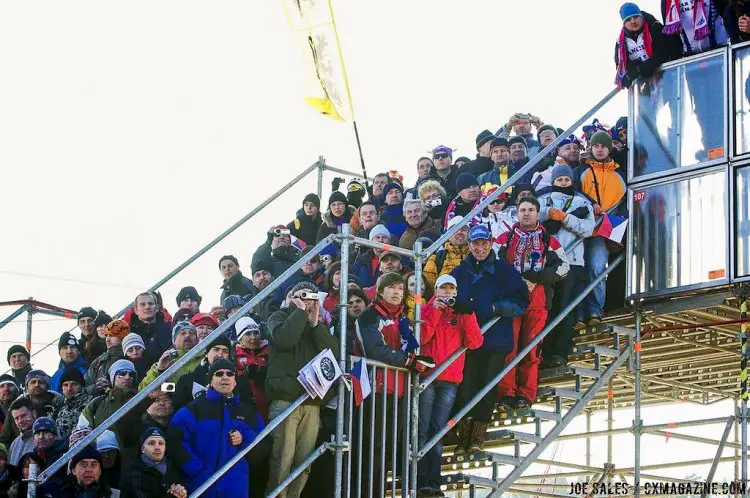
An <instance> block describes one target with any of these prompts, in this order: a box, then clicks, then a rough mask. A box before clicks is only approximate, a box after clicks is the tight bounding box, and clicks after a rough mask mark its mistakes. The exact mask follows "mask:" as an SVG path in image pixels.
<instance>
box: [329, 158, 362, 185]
mask: <svg viewBox="0 0 750 498" xmlns="http://www.w3.org/2000/svg"><path fill="white" fill-rule="evenodd" d="M322 157H323V156H321V158H322ZM323 171H332V172H334V173H338V174H340V175H346V176H353V177H355V178H359V173H352V172H351V171H348V170H345V169H341V168H335V167H333V166H329V165H327V164H324V165H323ZM366 179H367V178H365V180H366Z"/></svg>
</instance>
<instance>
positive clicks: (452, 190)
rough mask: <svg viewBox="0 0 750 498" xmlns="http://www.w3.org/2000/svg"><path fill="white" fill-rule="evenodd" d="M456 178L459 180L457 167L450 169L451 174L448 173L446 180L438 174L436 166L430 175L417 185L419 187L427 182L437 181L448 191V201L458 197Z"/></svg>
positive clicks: (431, 169)
mask: <svg viewBox="0 0 750 498" xmlns="http://www.w3.org/2000/svg"><path fill="white" fill-rule="evenodd" d="M456 178H458V168H456V167H455V166H451V167H450V173H448V176H446V177H445V178H441V177H440V176H439V175H438V174H437V169H435V166H433V167H432V168H430V174H429V175H427V176H426V177H424V178H423V179H422V180H420V181H419V182H418V183H417V187H419V185H421V184H423V183H424V182H426V181H427V180H436V181H437V182H438V183H439V184H440V185H441V186H442V187H443V188H444V189H445V191H446V193H447V194H448V199H453V198H454V197H456Z"/></svg>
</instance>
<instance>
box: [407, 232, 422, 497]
mask: <svg viewBox="0 0 750 498" xmlns="http://www.w3.org/2000/svg"><path fill="white" fill-rule="evenodd" d="M422 258H423V256H422V241H421V240H418V241H416V242H415V243H414V294H415V296H414V338H415V339H416V340H417V343H420V340H421V333H422V300H423V297H422V292H423V289H422V263H423V261H422ZM411 381H412V386H413V389H412V397H411V421H410V422H411V451H409V452H408V453H407V454H409V455H410V461H411V469H410V473H409V487H408V490H409V496H410V497H411V498H416V497H417V468H418V465H419V456H418V454H417V451H418V450H419V394H420V392H421V391H420V387H419V375H416V374H413V375H412V377H411Z"/></svg>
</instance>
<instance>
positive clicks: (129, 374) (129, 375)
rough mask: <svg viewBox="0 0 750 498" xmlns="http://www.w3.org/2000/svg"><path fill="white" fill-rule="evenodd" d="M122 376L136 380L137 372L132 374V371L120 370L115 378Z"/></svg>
mask: <svg viewBox="0 0 750 498" xmlns="http://www.w3.org/2000/svg"><path fill="white" fill-rule="evenodd" d="M118 375H120V376H122V377H130V378H135V372H131V371H130V370H118V371H117V372H115V376H118Z"/></svg>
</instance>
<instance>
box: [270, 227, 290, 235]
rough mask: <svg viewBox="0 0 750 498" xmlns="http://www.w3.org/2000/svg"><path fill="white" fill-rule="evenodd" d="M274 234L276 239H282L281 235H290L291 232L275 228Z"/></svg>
mask: <svg viewBox="0 0 750 498" xmlns="http://www.w3.org/2000/svg"><path fill="white" fill-rule="evenodd" d="M273 234H274V236H276V237H280V236H281V235H289V230H287V229H286V228H274V229H273Z"/></svg>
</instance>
